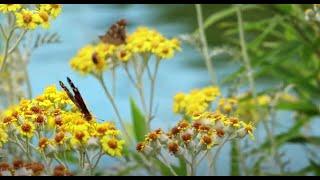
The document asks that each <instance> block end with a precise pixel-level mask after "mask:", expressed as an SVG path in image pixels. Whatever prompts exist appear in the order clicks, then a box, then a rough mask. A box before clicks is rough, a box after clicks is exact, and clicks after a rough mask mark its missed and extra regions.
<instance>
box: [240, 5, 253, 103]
mask: <svg viewBox="0 0 320 180" xmlns="http://www.w3.org/2000/svg"><path fill="white" fill-rule="evenodd" d="M237 18H238V28H239V40H240V46H241V53H242V57H243V61H244V64H245V68H246V70H247V78H248V81H249V88H250V91H251V93H252V94H253V97H256V92H255V83H254V78H253V74H252V73H253V70H252V68H251V63H250V58H249V55H248V50H247V46H246V41H245V35H244V30H243V29H244V28H243V20H242V14H241V6H240V5H239V6H238V8H237Z"/></svg>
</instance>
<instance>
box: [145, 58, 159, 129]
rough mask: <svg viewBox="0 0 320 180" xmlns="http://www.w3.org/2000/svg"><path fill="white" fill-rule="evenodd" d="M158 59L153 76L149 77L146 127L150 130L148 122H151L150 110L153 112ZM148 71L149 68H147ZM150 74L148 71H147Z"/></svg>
mask: <svg viewBox="0 0 320 180" xmlns="http://www.w3.org/2000/svg"><path fill="white" fill-rule="evenodd" d="M160 61H161V60H160V59H157V61H156V65H155V70H154V73H153V75H151V77H150V81H151V87H150V99H149V100H150V101H149V111H148V119H147V122H148V127H149V128H150V122H151V120H152V110H153V100H154V93H155V85H156V79H157V74H158V69H159V64H160ZM147 68H148V69H149V67H148V66H147ZM148 71H149V72H150V69H149V70H148Z"/></svg>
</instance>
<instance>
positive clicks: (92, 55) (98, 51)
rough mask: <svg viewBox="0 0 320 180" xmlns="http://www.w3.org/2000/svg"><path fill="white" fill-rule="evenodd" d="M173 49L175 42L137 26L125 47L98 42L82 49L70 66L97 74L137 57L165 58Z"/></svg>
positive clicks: (82, 72) (178, 46) (80, 71)
mask: <svg viewBox="0 0 320 180" xmlns="http://www.w3.org/2000/svg"><path fill="white" fill-rule="evenodd" d="M177 50H180V44H179V41H178V40H177V39H175V38H173V39H167V38H165V37H164V36H163V35H162V34H160V33H159V32H157V31H156V30H151V29H148V28H146V27H138V28H137V29H136V31H134V32H133V33H132V34H129V35H128V36H127V39H126V43H125V44H121V45H113V44H105V43H102V42H100V43H98V44H97V45H93V44H89V45H86V46H84V47H83V48H81V49H80V50H79V51H78V52H77V54H76V56H75V57H73V58H72V59H71V61H70V65H71V67H72V68H73V69H74V70H75V71H78V72H79V73H80V74H83V75H86V74H97V73H102V72H103V71H104V70H106V69H107V68H109V67H115V66H116V65H117V64H119V63H127V62H128V61H129V60H131V59H132V58H133V57H136V56H139V55H141V56H143V57H150V55H151V54H153V55H155V56H156V57H157V58H158V59H169V58H172V57H173V56H174V54H175V52H176V51H177Z"/></svg>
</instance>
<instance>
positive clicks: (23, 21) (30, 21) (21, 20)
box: [16, 9, 41, 30]
mask: <svg viewBox="0 0 320 180" xmlns="http://www.w3.org/2000/svg"><path fill="white" fill-rule="evenodd" d="M40 22H41V18H40V16H39V14H37V13H34V12H33V11H30V10H26V9H22V11H21V12H17V13H16V24H17V26H18V27H21V28H24V29H31V30H32V29H35V28H36V27H37V25H38V23H40Z"/></svg>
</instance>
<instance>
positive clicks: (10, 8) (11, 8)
mask: <svg viewBox="0 0 320 180" xmlns="http://www.w3.org/2000/svg"><path fill="white" fill-rule="evenodd" d="M21 7H22V6H21V5H20V4H0V12H2V13H7V12H16V11H18V10H19V9H21Z"/></svg>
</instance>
